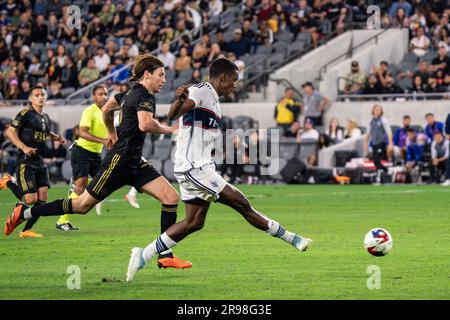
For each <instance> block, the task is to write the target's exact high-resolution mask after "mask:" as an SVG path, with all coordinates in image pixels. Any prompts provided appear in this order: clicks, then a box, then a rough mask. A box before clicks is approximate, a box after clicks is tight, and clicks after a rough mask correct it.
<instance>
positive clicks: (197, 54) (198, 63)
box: [191, 44, 208, 69]
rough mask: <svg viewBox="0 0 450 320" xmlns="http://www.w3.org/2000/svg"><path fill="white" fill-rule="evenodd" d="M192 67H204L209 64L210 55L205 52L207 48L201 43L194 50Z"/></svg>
mask: <svg viewBox="0 0 450 320" xmlns="http://www.w3.org/2000/svg"><path fill="white" fill-rule="evenodd" d="M191 63H192V68H193V69H203V68H206V67H207V66H208V56H207V55H206V53H205V48H204V47H203V46H201V45H200V44H196V45H195V47H194V50H193V51H192V62H191Z"/></svg>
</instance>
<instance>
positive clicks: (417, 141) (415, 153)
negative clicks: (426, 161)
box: [406, 128, 426, 174]
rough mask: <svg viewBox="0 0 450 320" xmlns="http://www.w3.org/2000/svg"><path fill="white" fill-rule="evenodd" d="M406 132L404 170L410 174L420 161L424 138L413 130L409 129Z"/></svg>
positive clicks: (424, 142)
mask: <svg viewBox="0 0 450 320" xmlns="http://www.w3.org/2000/svg"><path fill="white" fill-rule="evenodd" d="M407 132H408V138H407V145H406V169H407V170H408V173H409V174H412V171H413V169H414V168H415V167H416V166H417V165H418V163H419V161H421V160H422V155H423V152H424V148H425V144H426V141H425V140H426V137H424V136H423V135H421V134H420V133H416V131H415V130H414V129H413V128H409V129H408V130H407Z"/></svg>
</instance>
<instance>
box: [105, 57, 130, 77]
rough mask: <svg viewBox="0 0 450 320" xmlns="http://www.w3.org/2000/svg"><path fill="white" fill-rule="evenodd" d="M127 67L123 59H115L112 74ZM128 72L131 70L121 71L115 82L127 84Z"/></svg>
mask: <svg viewBox="0 0 450 320" xmlns="http://www.w3.org/2000/svg"><path fill="white" fill-rule="evenodd" d="M123 67H125V64H124V63H123V60H122V58H121V57H117V58H115V59H114V67H113V68H112V69H111V71H110V72H111V73H114V72H116V71H118V70H120V69H122V68H123ZM128 72H129V70H128V69H127V68H126V69H123V70H122V71H120V72H119V73H118V74H117V75H115V76H114V77H113V79H112V81H113V82H125V81H126V80H127V79H128Z"/></svg>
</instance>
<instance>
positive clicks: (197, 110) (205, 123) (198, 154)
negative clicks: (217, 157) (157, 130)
mask: <svg viewBox="0 0 450 320" xmlns="http://www.w3.org/2000/svg"><path fill="white" fill-rule="evenodd" d="M188 90H189V97H188V98H189V99H190V100H192V101H194V102H195V107H194V108H193V109H192V110H191V111H189V112H188V113H186V114H184V115H183V117H182V118H181V119H180V128H179V130H178V138H177V145H176V152H175V168H174V171H175V172H186V171H188V170H190V169H192V168H200V167H202V166H204V165H205V164H210V163H213V160H212V156H211V152H212V151H213V147H214V142H215V140H216V137H217V136H218V134H219V133H220V132H219V130H220V118H221V112H220V104H219V96H218V95H217V92H216V90H215V89H214V88H213V86H212V85H211V84H210V83H208V82H203V83H199V84H195V85H193V86H191V87H189V89H188Z"/></svg>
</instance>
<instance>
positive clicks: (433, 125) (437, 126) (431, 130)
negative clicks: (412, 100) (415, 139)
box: [425, 113, 444, 141]
mask: <svg viewBox="0 0 450 320" xmlns="http://www.w3.org/2000/svg"><path fill="white" fill-rule="evenodd" d="M425 119H426V121H427V125H426V126H425V134H426V135H427V137H428V139H429V140H430V141H431V140H433V138H434V134H435V133H436V132H441V133H444V123H442V122H439V121H436V120H435V119H434V114H432V113H427V114H426V115H425Z"/></svg>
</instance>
